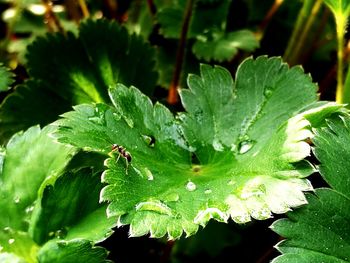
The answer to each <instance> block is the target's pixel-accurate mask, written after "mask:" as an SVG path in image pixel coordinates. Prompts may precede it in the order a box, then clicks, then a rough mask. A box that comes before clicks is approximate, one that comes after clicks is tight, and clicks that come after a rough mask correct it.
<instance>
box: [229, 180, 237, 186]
mask: <svg viewBox="0 0 350 263" xmlns="http://www.w3.org/2000/svg"><path fill="white" fill-rule="evenodd" d="M234 184H236V182H235V181H233V180H228V182H227V185H234Z"/></svg>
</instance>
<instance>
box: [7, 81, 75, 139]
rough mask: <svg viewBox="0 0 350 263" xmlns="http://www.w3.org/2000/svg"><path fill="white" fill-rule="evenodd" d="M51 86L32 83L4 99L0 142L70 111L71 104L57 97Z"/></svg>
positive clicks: (22, 86) (36, 82) (17, 88)
mask: <svg viewBox="0 0 350 263" xmlns="http://www.w3.org/2000/svg"><path fill="white" fill-rule="evenodd" d="M49 87H50V85H45V84H44V83H42V82H38V81H33V80H30V81H27V82H26V83H25V84H23V85H19V86H17V87H16V91H15V92H13V93H11V94H10V95H9V96H7V97H6V98H5V100H4V101H3V103H2V104H1V106H0V141H2V142H6V141H7V140H8V139H9V138H10V137H11V136H12V135H13V134H14V133H16V132H17V131H20V130H24V129H26V128H28V127H30V126H33V125H35V124H37V123H40V124H42V125H46V124H48V123H50V122H52V121H53V120H55V119H56V118H57V116H58V115H59V114H60V113H62V112H65V111H68V110H70V109H71V104H70V102H69V101H67V100H64V99H63V98H62V97H58V96H56V95H55V92H53V91H51V90H50V89H49ZM33 102H35V103H33ZM39 102H40V103H39Z"/></svg>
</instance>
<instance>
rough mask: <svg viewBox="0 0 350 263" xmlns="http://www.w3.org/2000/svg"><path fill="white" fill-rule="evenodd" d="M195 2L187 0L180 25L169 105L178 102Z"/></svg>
mask: <svg viewBox="0 0 350 263" xmlns="http://www.w3.org/2000/svg"><path fill="white" fill-rule="evenodd" d="M194 1H195V0H188V2H187V5H186V10H185V15H184V19H183V23H182V29H181V35H180V39H179V45H178V48H177V52H176V62H175V69H174V74H173V78H172V80H171V83H170V87H169V93H168V98H167V102H168V103H169V104H170V105H174V104H176V103H177V101H178V97H177V89H178V87H179V83H180V77H181V71H182V64H183V60H184V56H185V49H186V39H187V32H188V28H189V25H190V20H191V16H192V9H193V4H194Z"/></svg>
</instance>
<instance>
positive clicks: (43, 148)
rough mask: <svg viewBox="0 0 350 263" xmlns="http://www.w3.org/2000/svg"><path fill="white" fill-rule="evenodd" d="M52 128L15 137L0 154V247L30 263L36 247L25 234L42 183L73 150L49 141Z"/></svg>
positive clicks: (67, 158)
mask: <svg viewBox="0 0 350 263" xmlns="http://www.w3.org/2000/svg"><path fill="white" fill-rule="evenodd" d="M51 131H52V128H44V129H43V130H41V129H40V128H39V127H37V126H35V127H32V128H30V129H28V130H27V131H26V132H24V133H23V132H20V133H17V134H15V135H14V136H13V137H12V138H11V140H10V141H9V142H8V144H7V146H6V148H5V149H3V151H2V154H1V168H0V172H1V174H0V197H1V198H0V210H1V217H0V245H1V247H2V248H3V250H2V252H12V253H15V254H16V255H17V256H20V257H22V258H24V259H26V260H27V261H28V262H32V259H33V258H35V256H33V254H32V253H34V252H35V250H36V247H37V245H36V244H35V243H34V242H33V241H32V239H31V238H30V236H29V235H28V234H27V233H26V231H27V229H28V222H29V220H30V217H31V214H32V212H33V210H34V203H35V201H36V200H37V198H38V197H39V196H40V187H41V185H42V183H43V182H44V181H45V180H49V179H50V178H55V177H56V176H57V175H58V174H59V172H61V171H62V169H63V168H64V167H65V165H66V164H67V162H68V161H69V160H70V158H71V157H72V154H73V153H74V150H73V149H72V148H71V147H67V146H64V145H61V144H58V143H55V142H53V141H52V138H50V137H49V136H48V134H49V133H50V132H51Z"/></svg>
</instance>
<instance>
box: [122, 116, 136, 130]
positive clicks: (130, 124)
mask: <svg viewBox="0 0 350 263" xmlns="http://www.w3.org/2000/svg"><path fill="white" fill-rule="evenodd" d="M123 118H124V120H125V122H126V124H127V125H128V126H129V127H130V128H134V121H133V120H132V119H131V118H129V117H128V116H125V115H123Z"/></svg>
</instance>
